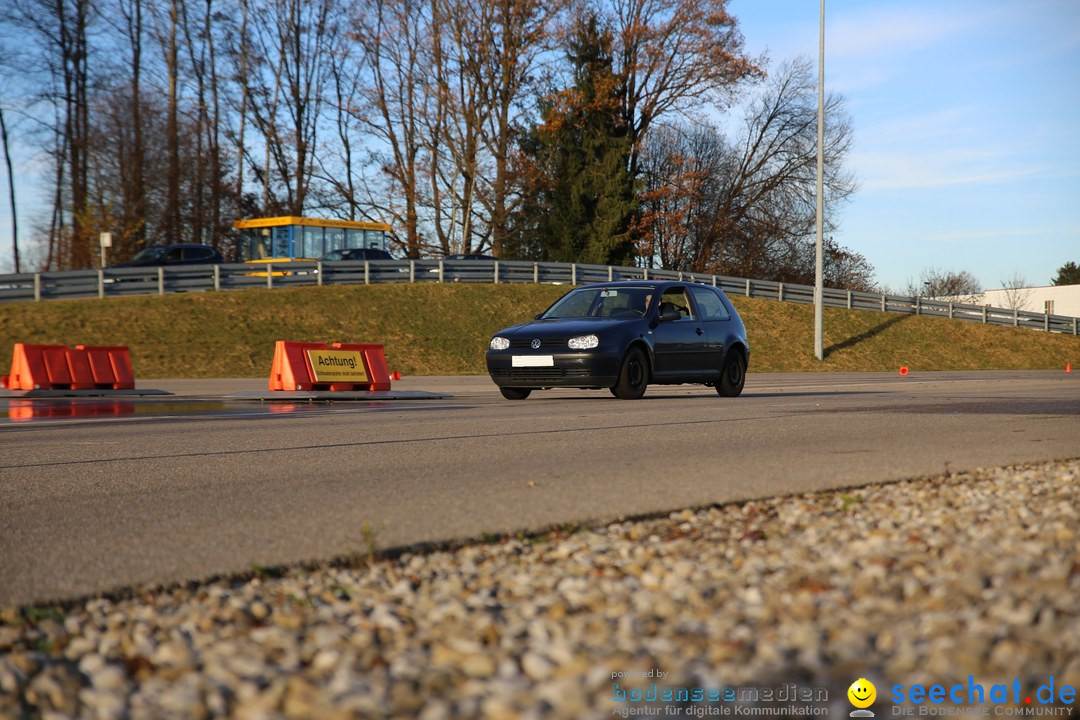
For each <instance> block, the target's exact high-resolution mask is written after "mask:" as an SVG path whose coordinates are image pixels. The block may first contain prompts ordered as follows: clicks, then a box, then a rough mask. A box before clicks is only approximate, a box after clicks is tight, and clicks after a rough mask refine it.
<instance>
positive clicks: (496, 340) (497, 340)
mask: <svg viewBox="0 0 1080 720" xmlns="http://www.w3.org/2000/svg"><path fill="white" fill-rule="evenodd" d="M489 347H490V348H491V349H492V350H506V349H507V348H508V347H510V341H509V340H507V339H506V338H504V337H493V338H491V344H490V345H489Z"/></svg>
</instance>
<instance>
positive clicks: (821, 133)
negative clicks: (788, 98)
mask: <svg viewBox="0 0 1080 720" xmlns="http://www.w3.org/2000/svg"><path fill="white" fill-rule="evenodd" d="M824 174H825V0H821V18H820V21H819V23H818V82H817V247H816V249H815V252H814V357H816V358H817V359H818V360H824V359H825V339H824V335H825V330H824V327H825V321H824V309H823V307H822V306H823V304H824V303H823V301H824V297H823V296H824V287H825V286H824V279H823V278H822V275H823V274H824V272H825V252H824V247H823V246H824V237H823V230H822V223H823V220H824V214H825V209H824V208H825V203H824V194H823V190H824V185H825V182H824Z"/></svg>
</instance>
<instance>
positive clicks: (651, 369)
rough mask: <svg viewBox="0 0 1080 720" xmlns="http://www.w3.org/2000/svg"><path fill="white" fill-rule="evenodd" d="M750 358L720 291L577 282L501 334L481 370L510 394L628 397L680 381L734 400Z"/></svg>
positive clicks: (678, 285) (733, 313)
mask: <svg viewBox="0 0 1080 720" xmlns="http://www.w3.org/2000/svg"><path fill="white" fill-rule="evenodd" d="M749 359H750V343H749V342H748V341H747V339H746V328H745V326H744V325H743V322H742V319H741V318H740V317H739V314H738V313H737V312H736V311H735V308H734V306H733V305H732V304H731V301H730V300H728V298H727V296H726V295H724V293H723V292H722V291H721V290H720V289H719V288H714V287H712V286H709V285H700V284H697V283H686V282H653V281H626V282H611V283H598V284H595V285H585V286H582V287H579V288H576V289H574V290H571V291H570V292H569V293H567V294H566V295H564V296H563V297H561V298H560V299H559V300H558V301H556V302H555V304H553V305H552V306H551V307H549V308H548V309H547V310H545V311H544V312H542V313H541V314H539V315H537V316H536V319H535V320H534V321H532V322H529V323H525V324H523V325H515V326H514V327H510V328H506V329H505V330H501V331H499V332H498V333H496V334H495V336H494V337H493V338H491V342H490V344H489V346H488V351H487V368H488V373H489V374H490V375H491V379H492V380H493V381H494V382H495V384H496V385H498V386H499V389H500V390H501V391H502V394H503V396H504V397H506V398H508V399H511V400H523V399H524V398H527V397H528V396H529V394H530V393H531V392H532V391H533V390H541V389H546V388H555V387H572V388H609V389H610V390H611V393H612V394H613V395H614V396H615V397H617V398H621V399H626V400H632V399H637V398H640V397H641V396H642V395H644V394H645V389H646V388H647V387H648V386H649V385H650V384H664V385H673V384H678V383H702V384H705V385H708V386H711V387H715V388H716V391H717V392H718V393H719V394H720V395H723V396H727V397H735V396H737V395H739V394H740V393H741V392H742V389H743V384H744V382H745V380H746V368H747V363H748V362H749Z"/></svg>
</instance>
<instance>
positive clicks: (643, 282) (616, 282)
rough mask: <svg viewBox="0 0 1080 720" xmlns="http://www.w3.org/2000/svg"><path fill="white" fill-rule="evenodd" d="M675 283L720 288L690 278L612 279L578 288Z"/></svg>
mask: <svg viewBox="0 0 1080 720" xmlns="http://www.w3.org/2000/svg"><path fill="white" fill-rule="evenodd" d="M673 285H677V286H680V287H682V286H685V285H697V286H699V287H707V288H713V289H714V290H719V289H720V288H718V287H714V286H712V285H706V284H705V283H700V282H691V281H689V280H612V281H611V282H598V283H589V284H588V285H578V286H577V288H575V289H577V290H580V289H583V288H601V287H650V288H666V287H671V286H673Z"/></svg>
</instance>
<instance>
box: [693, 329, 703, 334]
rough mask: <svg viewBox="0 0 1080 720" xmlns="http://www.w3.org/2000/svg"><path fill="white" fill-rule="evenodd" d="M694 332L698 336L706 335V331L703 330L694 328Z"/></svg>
mask: <svg viewBox="0 0 1080 720" xmlns="http://www.w3.org/2000/svg"><path fill="white" fill-rule="evenodd" d="M694 332H696V333H697V334H698V335H704V334H705V331H704V330H702V329H701V328H694Z"/></svg>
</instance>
